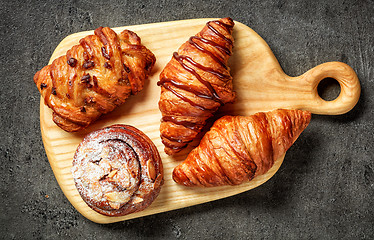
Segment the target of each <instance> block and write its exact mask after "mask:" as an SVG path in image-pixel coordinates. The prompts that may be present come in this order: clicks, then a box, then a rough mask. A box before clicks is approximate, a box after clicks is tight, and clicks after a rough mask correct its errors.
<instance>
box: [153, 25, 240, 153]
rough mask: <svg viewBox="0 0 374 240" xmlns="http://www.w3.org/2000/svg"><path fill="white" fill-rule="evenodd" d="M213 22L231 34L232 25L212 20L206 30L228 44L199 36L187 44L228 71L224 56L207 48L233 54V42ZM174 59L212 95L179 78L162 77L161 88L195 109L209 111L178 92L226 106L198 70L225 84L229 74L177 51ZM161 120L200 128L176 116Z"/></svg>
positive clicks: (159, 84) (195, 128) (159, 83)
mask: <svg viewBox="0 0 374 240" xmlns="http://www.w3.org/2000/svg"><path fill="white" fill-rule="evenodd" d="M229 21H230V22H232V20H231V19H229ZM212 23H214V24H216V25H218V26H219V27H221V28H223V29H225V30H226V31H227V32H228V33H231V31H232V28H233V26H232V25H229V24H226V23H223V22H221V21H219V20H216V21H210V22H207V24H206V26H207V28H208V29H209V30H210V31H211V32H212V33H213V34H215V35H216V36H218V37H219V38H221V39H223V40H224V42H226V44H222V43H221V44H220V43H217V42H215V41H212V40H210V39H206V38H203V37H199V36H192V37H190V38H189V40H188V43H189V44H191V45H192V46H193V47H195V48H196V49H198V50H199V51H201V52H203V53H204V54H206V55H208V56H209V57H210V58H211V59H212V60H213V61H214V62H216V63H218V64H219V65H220V66H222V67H223V68H224V69H226V70H227V66H226V63H225V59H224V58H223V57H222V56H220V55H217V53H216V54H215V53H214V52H212V51H210V50H209V49H208V48H207V45H209V46H211V47H213V48H215V49H217V50H218V51H219V52H221V53H222V54H223V55H228V56H230V55H231V50H230V46H232V44H233V41H232V40H231V39H229V38H227V37H225V36H224V35H223V34H222V33H220V32H219V31H218V30H217V29H216V28H215V27H214V26H213V25H212ZM173 58H174V59H175V60H176V61H177V62H178V63H179V64H180V65H181V66H182V67H183V69H185V70H186V71H187V72H189V73H191V74H192V75H194V76H195V78H196V79H197V80H198V81H199V82H200V83H201V84H203V85H204V86H205V87H206V88H207V89H208V91H209V93H208V94H207V92H206V90H205V89H199V87H194V86H193V85H187V84H184V83H181V82H179V81H178V80H176V79H171V78H167V77H163V78H161V79H160V81H159V82H157V85H158V86H163V87H164V88H166V89H167V90H169V91H171V92H172V93H173V94H174V95H175V96H177V97H178V98H180V99H182V100H183V101H185V102H188V103H189V104H191V105H192V106H194V107H196V108H198V109H200V110H202V111H205V110H210V109H206V107H205V106H202V105H200V104H197V103H195V102H193V101H192V100H191V99H190V98H189V97H188V96H184V95H183V94H182V93H180V92H179V91H178V90H177V89H181V90H184V91H187V92H190V93H192V94H194V95H196V96H197V97H200V98H204V99H210V100H213V101H215V102H218V103H219V104H220V105H223V104H224V103H223V101H222V99H221V97H220V96H219V94H218V93H217V92H216V90H215V88H214V87H213V86H212V84H211V83H210V82H209V81H207V80H204V79H203V77H202V76H201V75H200V74H199V72H198V70H200V71H205V72H208V73H210V74H212V75H214V76H216V77H217V78H218V79H220V80H221V81H223V82H226V81H228V80H229V79H231V76H230V75H228V74H225V73H222V72H219V71H217V70H215V69H213V68H211V67H207V66H203V65H201V64H199V63H197V62H196V61H194V60H193V59H192V58H191V57H189V56H186V55H179V54H178V53H177V52H174V53H173ZM204 90H205V91H204ZM162 121H170V122H173V123H175V124H177V125H182V126H184V127H186V128H190V129H193V130H197V129H198V128H201V126H200V125H196V124H195V123H191V122H189V121H182V120H178V119H177V118H175V117H173V116H164V117H163V118H162ZM164 137H165V136H164ZM173 141H175V140H173ZM170 147H171V146H170Z"/></svg>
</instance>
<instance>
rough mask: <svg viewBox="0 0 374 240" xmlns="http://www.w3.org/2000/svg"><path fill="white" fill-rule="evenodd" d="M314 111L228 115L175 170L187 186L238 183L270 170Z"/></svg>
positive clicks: (177, 178)
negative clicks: (245, 115)
mask: <svg viewBox="0 0 374 240" xmlns="http://www.w3.org/2000/svg"><path fill="white" fill-rule="evenodd" d="M310 118H311V114H310V112H307V111H301V110H275V111H272V112H267V113H257V114H255V115H252V116H249V117H242V116H224V117H222V118H220V119H218V120H217V121H216V122H215V123H214V124H213V126H212V128H211V129H210V130H209V131H208V132H207V133H206V134H205V136H204V137H203V139H202V140H201V142H200V145H199V146H198V147H197V148H195V149H194V150H192V152H191V153H190V154H189V155H188V156H187V159H186V160H185V161H184V162H182V163H181V164H179V165H178V166H177V167H176V168H175V169H174V171H173V179H174V181H175V182H177V183H179V184H182V185H185V186H205V187H211V186H221V185H237V184H241V183H242V182H244V181H248V180H251V179H253V178H254V177H255V176H257V175H261V174H264V173H266V172H267V171H268V170H269V169H270V168H271V167H272V166H273V164H274V161H275V160H277V159H278V158H279V157H281V156H282V155H284V154H285V153H286V151H287V150H288V149H289V148H290V147H291V145H292V144H293V143H294V142H295V141H296V139H297V138H298V137H299V135H300V134H301V132H302V131H303V130H304V129H305V128H306V127H307V126H308V124H309V122H310Z"/></svg>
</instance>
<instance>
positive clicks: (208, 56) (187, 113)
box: [158, 18, 235, 155]
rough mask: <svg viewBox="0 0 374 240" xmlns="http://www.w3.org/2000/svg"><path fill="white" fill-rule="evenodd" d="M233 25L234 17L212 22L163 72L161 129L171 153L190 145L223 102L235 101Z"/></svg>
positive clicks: (183, 47) (194, 37)
mask: <svg viewBox="0 0 374 240" xmlns="http://www.w3.org/2000/svg"><path fill="white" fill-rule="evenodd" d="M233 26H234V22H233V21H232V19H230V18H223V19H220V20H217V21H210V22H208V23H207V24H206V26H205V27H204V28H203V29H202V30H201V32H199V33H198V34H196V35H195V36H192V37H190V39H189V40H188V41H187V42H186V43H184V44H183V45H182V46H181V47H180V48H179V49H178V52H175V53H174V54H173V57H172V59H171V60H170V62H169V63H168V64H167V65H166V67H165V68H164V69H163V71H162V72H161V75H160V81H159V82H158V85H159V86H162V87H161V96H160V100H159V109H160V111H161V113H162V120H161V125H160V132H161V139H162V142H163V144H164V145H165V152H166V153H167V154H169V155H173V154H175V153H177V152H179V151H180V150H181V149H182V148H184V147H186V146H187V144H188V143H189V142H191V141H192V140H193V139H195V138H196V136H197V134H198V133H199V132H200V131H201V129H202V128H203V126H204V125H205V124H206V121H207V119H208V118H210V117H211V116H212V115H213V113H214V112H216V111H217V109H218V108H219V107H220V106H221V105H223V104H225V103H229V102H233V101H234V99H235V93H234V92H233V88H232V77H231V75H230V69H229V67H228V66H227V61H228V59H229V57H230V55H231V54H232V48H233V42H234V40H233V37H232V36H231V34H232V29H233Z"/></svg>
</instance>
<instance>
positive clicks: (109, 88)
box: [34, 27, 156, 132]
mask: <svg viewBox="0 0 374 240" xmlns="http://www.w3.org/2000/svg"><path fill="white" fill-rule="evenodd" d="M94 33H95V34H94V35H89V36H86V37H85V38H83V39H81V40H80V41H79V45H75V46H73V47H72V48H71V49H70V50H68V51H67V53H66V55H64V56H61V57H59V58H57V59H55V60H54V61H53V62H52V64H51V65H48V66H45V67H43V68H42V69H41V70H40V71H38V72H37V73H36V74H35V76H34V82H35V84H36V85H37V87H38V89H39V92H40V93H41V95H42V96H43V98H44V102H45V104H46V105H47V106H48V107H50V108H51V109H52V110H53V115H52V117H53V121H54V122H55V123H56V124H57V125H58V126H59V127H60V128H62V129H64V130H65V131H68V132H73V131H79V130H81V129H83V128H85V127H87V126H88V125H89V124H90V123H92V122H93V121H95V120H96V119H97V118H98V117H100V116H101V115H102V114H106V113H108V112H110V111H112V110H113V109H114V108H116V107H117V106H118V105H120V104H122V103H124V102H125V100H126V99H127V98H128V97H129V96H130V95H131V94H136V93H138V92H139V91H140V90H142V89H143V85H144V81H145V79H146V78H147V77H148V75H149V74H150V72H151V70H152V68H153V66H154V63H155V61H156V59H155V56H154V55H153V53H152V52H151V51H150V50H148V49H147V48H146V47H145V46H143V45H141V40H140V38H139V37H138V36H137V35H136V33H134V32H132V31H129V30H124V31H123V32H121V33H120V34H118V35H117V34H116V33H115V32H114V31H113V30H112V29H110V28H108V27H105V28H103V27H99V28H97V29H96V30H95V32H94Z"/></svg>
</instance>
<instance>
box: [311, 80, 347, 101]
mask: <svg viewBox="0 0 374 240" xmlns="http://www.w3.org/2000/svg"><path fill="white" fill-rule="evenodd" d="M340 91H341V87H340V84H339V82H338V81H337V80H336V79H334V78H324V79H322V80H321V81H320V82H319V84H318V86H317V92H318V95H319V96H320V97H321V98H322V99H323V100H325V101H333V100H335V99H336V98H337V97H338V96H339V94H340Z"/></svg>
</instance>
